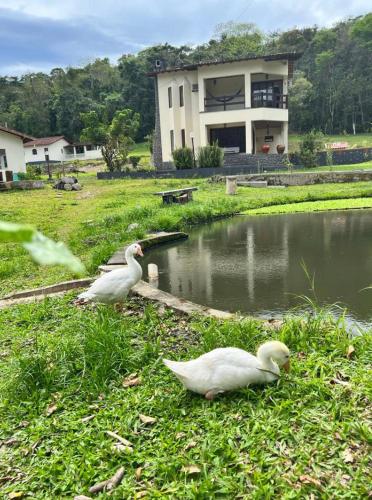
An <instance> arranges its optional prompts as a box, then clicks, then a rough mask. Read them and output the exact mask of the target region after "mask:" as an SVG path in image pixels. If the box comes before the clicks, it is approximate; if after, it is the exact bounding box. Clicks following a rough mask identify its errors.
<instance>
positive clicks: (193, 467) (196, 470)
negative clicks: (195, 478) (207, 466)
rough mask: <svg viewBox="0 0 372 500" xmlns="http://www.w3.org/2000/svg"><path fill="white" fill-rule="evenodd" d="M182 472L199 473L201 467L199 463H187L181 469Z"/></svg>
mask: <svg viewBox="0 0 372 500" xmlns="http://www.w3.org/2000/svg"><path fill="white" fill-rule="evenodd" d="M181 471H182V472H186V474H199V472H201V469H199V467H198V466H197V465H185V466H183V467H182V469H181Z"/></svg>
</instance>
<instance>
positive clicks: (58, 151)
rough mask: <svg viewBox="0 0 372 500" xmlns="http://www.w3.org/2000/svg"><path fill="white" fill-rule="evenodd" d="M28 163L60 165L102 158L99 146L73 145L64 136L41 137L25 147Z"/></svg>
mask: <svg viewBox="0 0 372 500" xmlns="http://www.w3.org/2000/svg"><path fill="white" fill-rule="evenodd" d="M24 155H25V159H26V163H48V162H50V163H56V162H58V163H60V162H64V161H71V160H96V159H99V158H102V153H101V149H100V147H99V146H95V145H92V144H72V143H71V142H70V141H68V140H67V139H66V138H65V137H64V136H62V135H59V136H53V137H40V138H38V139H33V140H31V141H29V142H27V143H26V144H25V145H24Z"/></svg>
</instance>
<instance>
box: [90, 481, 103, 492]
mask: <svg viewBox="0 0 372 500" xmlns="http://www.w3.org/2000/svg"><path fill="white" fill-rule="evenodd" d="M106 484H107V480H106V481H101V482H100V483H96V484H95V485H93V486H91V487H90V488H89V493H99V492H100V491H102V490H104V489H105V486H106Z"/></svg>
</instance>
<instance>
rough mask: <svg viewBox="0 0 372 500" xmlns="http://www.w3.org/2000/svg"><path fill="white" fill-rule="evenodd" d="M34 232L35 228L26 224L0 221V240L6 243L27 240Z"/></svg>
mask: <svg viewBox="0 0 372 500" xmlns="http://www.w3.org/2000/svg"><path fill="white" fill-rule="evenodd" d="M35 232H36V231H35V229H34V228H33V227H32V226H29V225H27V224H14V223H13V222H4V221H0V241H3V242H6V243H26V242H29V241H31V240H32V237H33V236H34V234H35Z"/></svg>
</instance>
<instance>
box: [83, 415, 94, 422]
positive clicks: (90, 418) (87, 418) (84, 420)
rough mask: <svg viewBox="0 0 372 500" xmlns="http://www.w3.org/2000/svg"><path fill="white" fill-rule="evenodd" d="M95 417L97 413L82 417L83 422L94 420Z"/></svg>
mask: <svg viewBox="0 0 372 500" xmlns="http://www.w3.org/2000/svg"><path fill="white" fill-rule="evenodd" d="M94 417H95V415H89V416H88V417H84V418H82V419H81V422H82V423H85V422H89V420H92V419H93V418H94Z"/></svg>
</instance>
